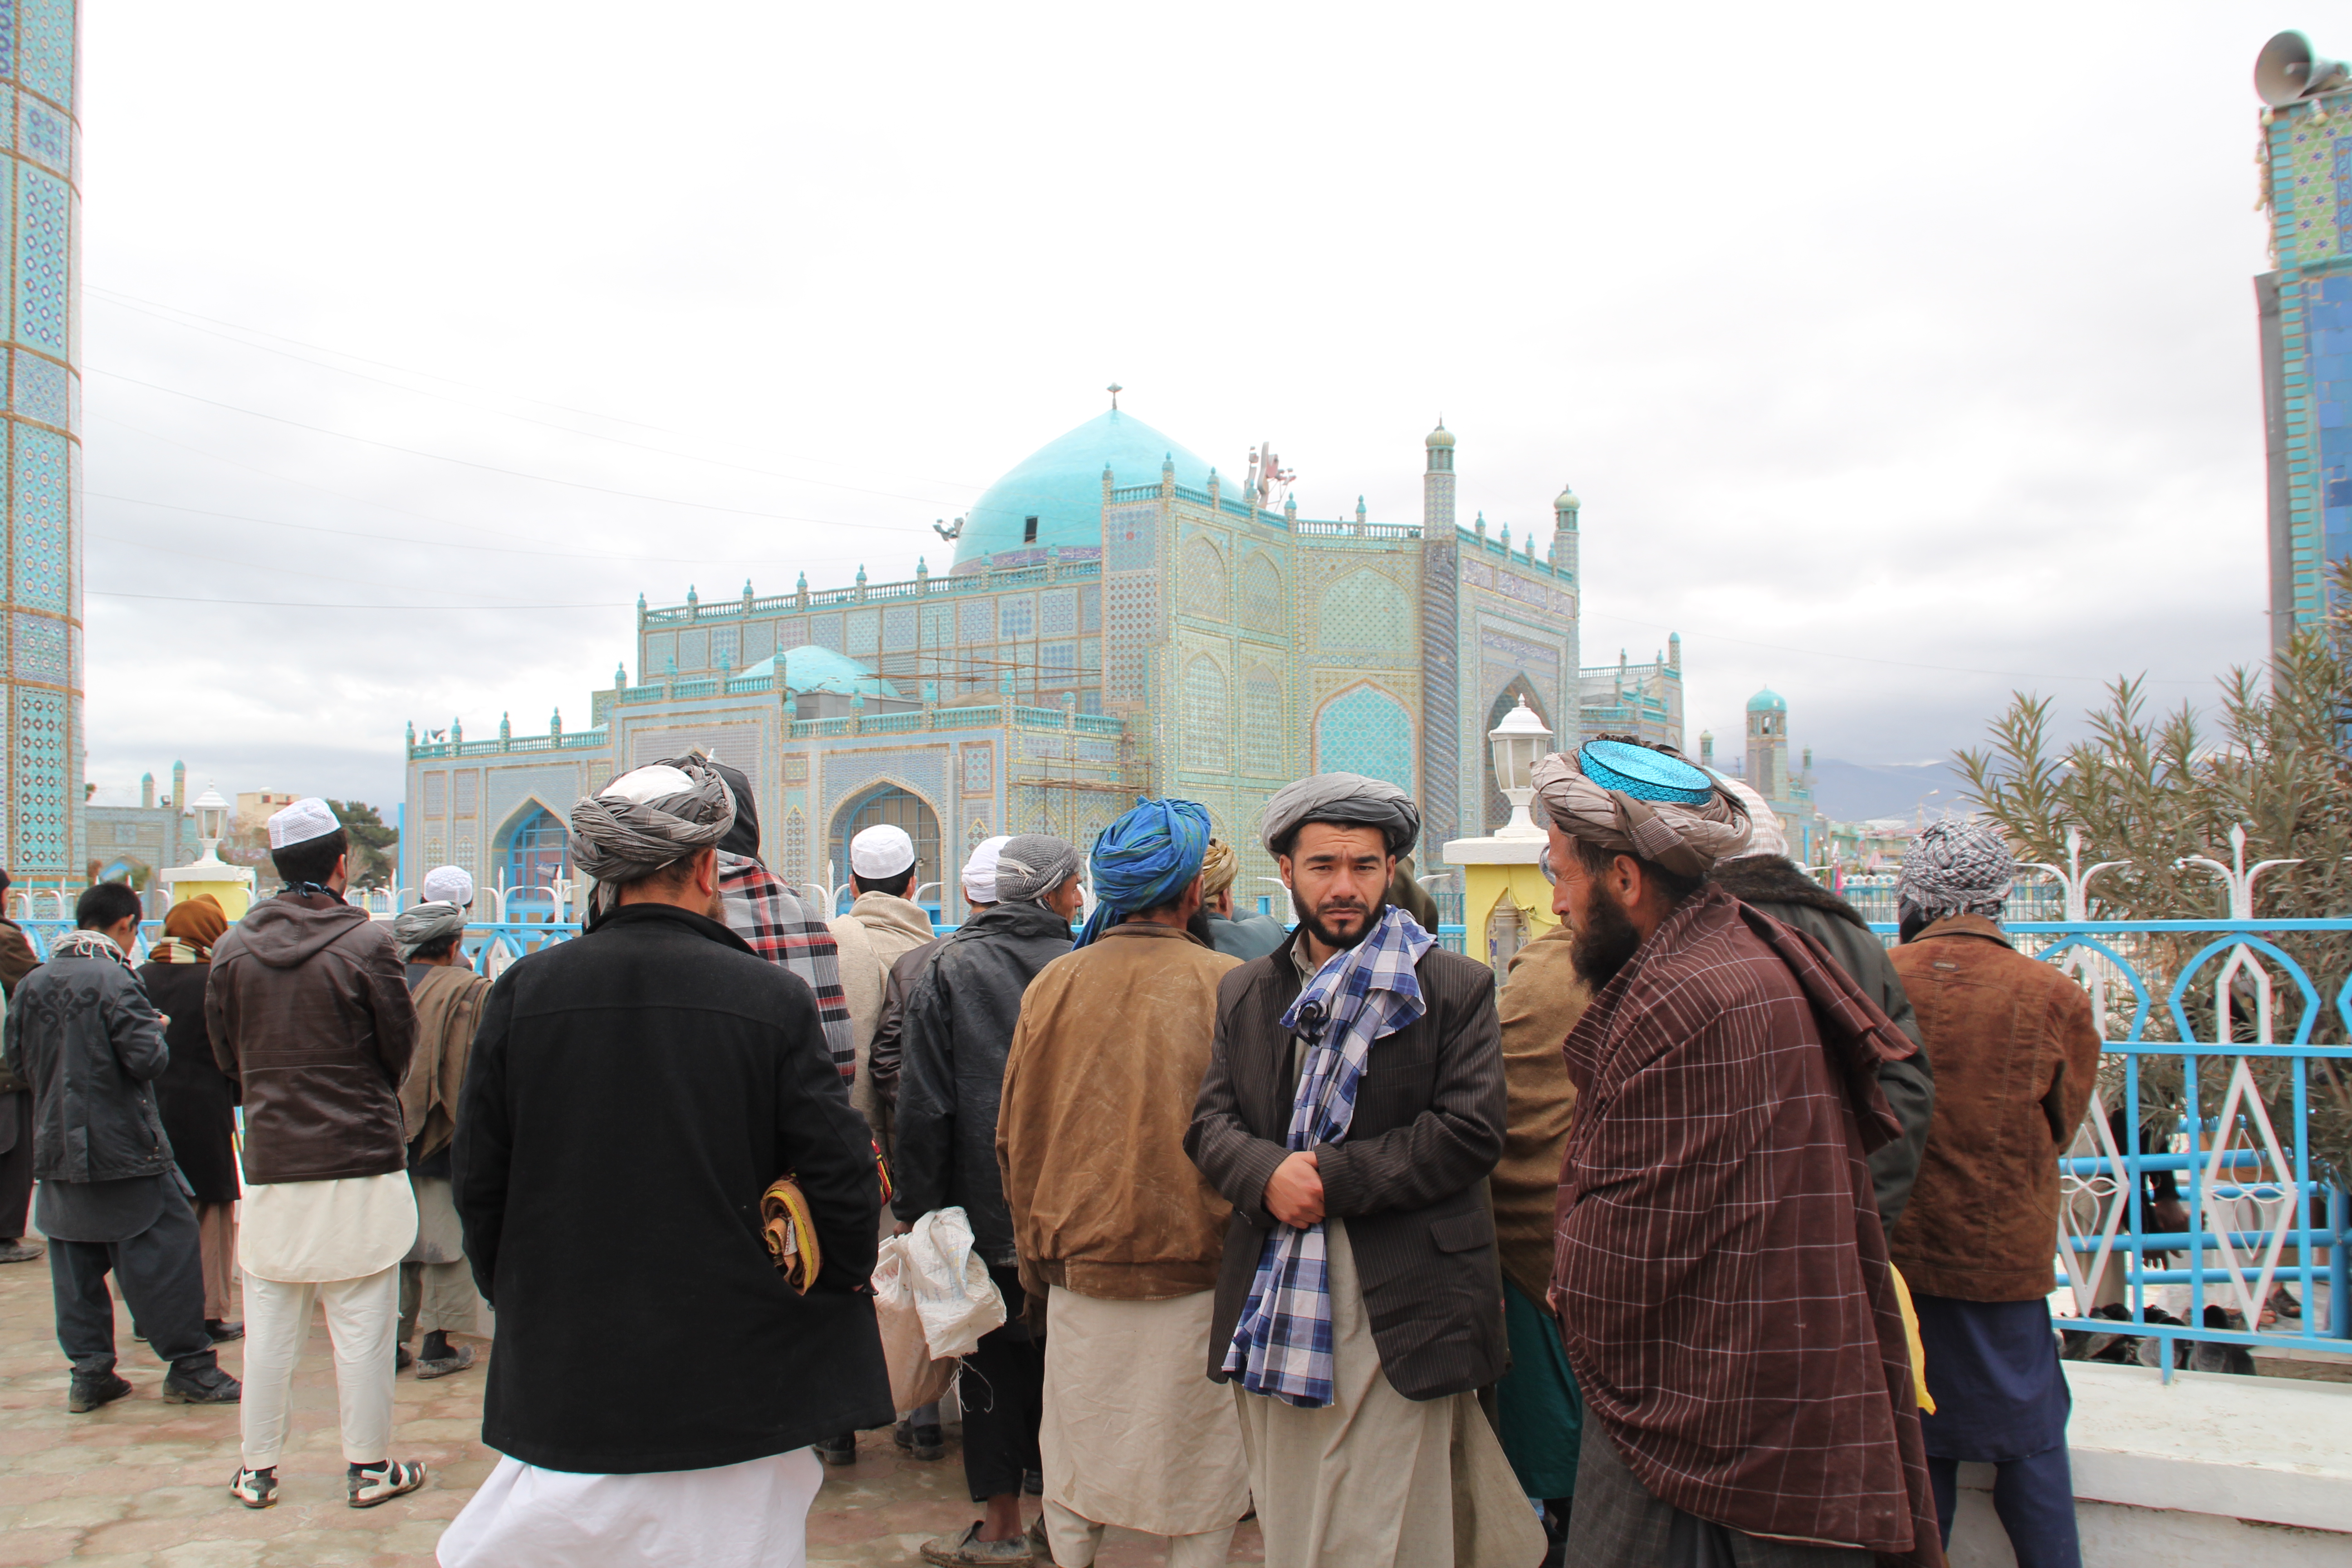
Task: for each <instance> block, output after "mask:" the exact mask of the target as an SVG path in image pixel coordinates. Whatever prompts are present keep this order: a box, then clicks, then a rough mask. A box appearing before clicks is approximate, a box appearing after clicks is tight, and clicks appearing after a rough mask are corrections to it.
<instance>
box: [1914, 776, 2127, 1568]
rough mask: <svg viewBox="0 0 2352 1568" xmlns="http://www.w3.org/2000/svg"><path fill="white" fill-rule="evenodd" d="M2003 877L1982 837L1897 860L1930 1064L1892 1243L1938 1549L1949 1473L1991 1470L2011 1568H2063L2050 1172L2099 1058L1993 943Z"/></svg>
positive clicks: (2068, 1487) (2043, 990) (2050, 987)
mask: <svg viewBox="0 0 2352 1568" xmlns="http://www.w3.org/2000/svg"><path fill="white" fill-rule="evenodd" d="M2015 868H2016V863H2015V862H2014V861H2013V860H2012V859H2011V857H2010V851H2009V847H2008V846H2007V845H2006V844H2005V843H2003V842H2002V841H2001V837H2000V831H1999V829H1997V828H1995V827H1994V826H1991V825H1990V824H1989V823H1978V822H1939V823H1936V824H1934V825H1933V826H1929V827H1928V828H1927V831H1925V832H1924V833H1922V834H1920V835H1919V837H1918V839H1917V840H1916V843H1915V844H1914V845H1913V847H1912V849H1911V852H1910V853H1909V854H1908V855H1906V856H1905V857H1904V859H1903V873H1902V876H1901V878H1900V879H1898V880H1897V881H1896V883H1895V901H1896V906H1897V911H1898V913H1899V915H1900V917H1901V921H1902V930H1903V936H1904V942H1903V945H1902V946H1901V947H1898V948H1896V949H1895V952H1894V953H1893V955H1892V956H1893V958H1894V961H1895V969H1896V971H1897V972H1898V973H1901V975H1902V976H1903V988H1904V990H1905V992H1906V994H1908V995H1909V996H1910V998H1911V1005H1912V1007H1913V1008H1914V1009H1915V1011H1916V1013H1917V1015H1918V1019H1919V1031H1920V1033H1921V1034H1922V1035H1923V1036H1924V1037H1926V1039H1927V1055H1928V1056H1929V1057H1930V1058H1933V1059H1934V1061H1935V1064H1936V1087H1937V1093H1936V1114H1935V1119H1934V1121H1932V1122H1931V1123H1930V1124H1929V1127H1928V1131H1927V1153H1926V1156H1925V1158H1924V1159H1923V1160H1922V1161H1921V1163H1920V1166H1919V1180H1918V1183H1917V1184H1916V1186H1915V1187H1914V1188H1913V1189H1912V1193H1911V1206H1910V1208H1909V1209H1908V1210H1907V1211H1906V1213H1905V1215H1904V1216H1903V1222H1902V1224H1901V1225H1899V1226H1896V1227H1895V1235H1894V1237H1893V1240H1892V1243H1891V1247H1890V1250H1891V1251H1892V1252H1893V1254H1894V1259H1895V1267H1896V1268H1900V1269H1901V1270H1902V1271H1903V1277H1904V1279H1905V1280H1906V1281H1907V1282H1908V1283H1909V1285H1910V1287H1911V1291H1912V1300H1913V1301H1914V1303H1915V1304H1916V1308H1917V1311H1918V1315H1919V1336H1920V1340H1921V1342H1922V1346H1923V1348H1924V1350H1925V1352H1926V1354H1925V1356H1924V1358H1923V1360H1924V1362H1925V1369H1926V1372H1927V1389H1928V1392H1929V1393H1930V1394H1933V1395H1934V1396H1935V1400H1936V1410H1935V1413H1934V1414H1933V1415H1923V1416H1922V1417H1921V1418H1920V1423H1919V1425H1920V1429H1921V1432H1922V1434H1923V1435H1924V1436H1925V1437H1926V1439H1927V1468H1928V1474H1929V1477H1930V1478H1931V1479H1932V1480H1933V1481H1934V1483H1935V1489H1936V1511H1937V1514H1938V1515H1939V1516H1940V1521H1941V1523H1942V1525H1943V1530H1944V1538H1945V1540H1946V1541H1947V1542H1949V1540H1950V1539H1951V1533H1952V1511H1953V1507H1954V1504H1955V1501H1956V1498H1957V1494H1956V1487H1957V1476H1958V1467H1959V1465H1960V1463H1961V1462H1962V1461H1963V1460H1983V1461H1986V1462H1989V1463H1990V1464H1992V1465H1993V1466H1994V1467H1995V1469H1994V1479H1993V1492H1992V1501H1993V1509H1994V1510H1995V1511H1996V1512H1997V1513H1999V1514H2000V1521H2001V1523H2002V1525H2003V1526H2004V1527H2005V1528H2006V1529H2007V1530H2008V1531H2009V1540H2010V1544H2011V1546H2012V1547H2013V1548H2014V1549H2015V1550H2016V1552H2017V1561H2018V1563H2019V1565H2020V1568H2076V1565H2077V1564H2079V1563H2080V1562H2081V1561H2082V1558H2081V1554H2080V1548H2079V1546H2078V1544H2077V1542H2076V1538H2075V1530H2074V1484H2073V1479H2072V1476H2071V1475H2070V1473H2069V1467H2068V1465H2067V1462H2066V1415H2067V1411H2068V1408H2069V1405H2070V1403H2071V1401H2070V1396H2069V1394H2068V1391H2067V1387H2066V1379H2065V1376H2064V1374H2063V1373H2062V1371H2061V1370H2060V1367H2059V1364H2058V1346H2057V1341H2056V1339H2055V1338H2054V1337H2053V1334H2052V1332H2051V1329H2050V1305H2049V1301H2048V1297H2049V1294H2050V1289H2051V1280H2052V1270H2053V1268H2054V1267H2055V1266H2054V1264H2053V1254H2054V1252H2055V1249H2056V1247H2057V1235H2058V1157H2059V1155H2060V1154H2062V1153H2063V1152H2065V1149H2066V1146H2067V1145H2068V1144H2069V1143H2070V1142H2073V1140H2074V1129H2075V1127H2076V1126H2077V1125H2078V1124H2079V1123H2080V1122H2081V1121H2082V1120H2083V1110H2084V1106H2085V1105H2087V1104H2088V1103H2089V1100H2090V1098H2091V1089H2092V1085H2093V1083H2094V1082H2095V1079H2096V1078H2097V1076H2098V1070H2099V1052H2100V1049H2101V1045H2100V1039H2099V1026H2098V1022H2097V1020H2096V1019H2095V1018H2094V1017H2093V1016H2092V1012H2091V1000H2090V997H2089V996H2088V995H2087V994H2084V990H2083V988H2082V987H2081V986H2079V985H2077V984H2074V981H2073V980H2072V979H2070V978H2068V977H2067V976H2066V975H2065V974H2064V973H2061V972H2060V971H2058V970H2056V969H2053V968H2052V967H2051V966H2050V965H2048V964H2046V963H2039V962H2037V961H2035V960H2033V959H2031V958H2028V957H2026V956H2025V955H2024V954H2023V953H2021V952H2015V951H2013V950H2012V949H2011V947H2010V945H2009V938H2008V937H2007V936H2005V935H2004V934H2002V931H2001V929H2000V912H2001V905H2002V901H2003V900H2005V899H2006V898H2007V896H2008V893H2009V887H2010V880H2011V875H2012V873H2013V872H2014V870H2015Z"/></svg>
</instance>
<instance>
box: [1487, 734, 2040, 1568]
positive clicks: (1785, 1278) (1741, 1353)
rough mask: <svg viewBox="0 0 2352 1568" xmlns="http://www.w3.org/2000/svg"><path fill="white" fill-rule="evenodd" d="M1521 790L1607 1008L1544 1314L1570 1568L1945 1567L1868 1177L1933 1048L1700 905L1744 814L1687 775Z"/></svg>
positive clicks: (1836, 970) (1559, 763) (1554, 782)
mask: <svg viewBox="0 0 2352 1568" xmlns="http://www.w3.org/2000/svg"><path fill="white" fill-rule="evenodd" d="M1533 783H1534V785H1535V795H1536V800H1537V803H1538V806H1537V809H1538V812H1539V813H1540V817H1541V820H1543V821H1545V823H1546V824H1547V826H1546V832H1547V833H1548V834H1549V837H1550V843H1549V846H1548V847H1547V848H1546V851H1545V855H1546V860H1545V868H1546V870H1547V871H1548V872H1549V874H1550V875H1551V876H1553V877H1554V879H1556V882H1557V886H1556V887H1555V888H1554V889H1553V897H1552V908H1553V910H1554V912H1556V913H1558V914H1559V915H1560V916H1561V917H1562V918H1563V919H1564V921H1566V923H1567V924H1569V925H1570V926H1571V927H1573V928H1574V930H1575V931H1576V935H1575V937H1574V939H1573V942H1572V944H1571V946H1570V958H1571V960H1572V962H1573V963H1575V965H1576V967H1577V970H1578V972H1579V973H1580V974H1581V975H1582V976H1583V978H1584V980H1585V981H1586V983H1587V984H1590V985H1591V987H1592V1000H1591V1004H1590V1005H1588V1006H1587V1007H1586V1008H1585V1010H1584V1013H1583V1016H1581V1017H1580V1018H1579V1019H1578V1020H1577V1023H1576V1026H1575V1028H1574V1029H1573V1031H1572V1032H1570V1035H1569V1037H1568V1040H1567V1043H1566V1045H1565V1047H1564V1053H1565V1057H1566V1060H1567V1066H1568V1074H1569V1078H1570V1081H1571V1082H1573V1083H1574V1085H1575V1086H1576V1089H1577V1105H1576V1116H1575V1121H1574V1123H1573V1125H1572V1126H1571V1127H1570V1131H1569V1135H1568V1150H1567V1157H1566V1161H1565V1163H1564V1164H1563V1166H1562V1170H1561V1174H1560V1178H1559V1181H1560V1189H1561V1190H1560V1193H1559V1205H1558V1214H1559V1225H1558V1245H1557V1247H1556V1248H1555V1258H1554V1262H1553V1269H1552V1279H1551V1285H1550V1290H1549V1298H1550V1304H1551V1306H1552V1308H1553V1310H1555V1311H1556V1312H1557V1313H1558V1314H1559V1322H1560V1329H1561V1336H1562V1340H1563V1343H1564V1348H1565V1349H1566V1351H1567V1352H1568V1361H1569V1364H1570V1368H1571V1370H1572V1371H1573V1372H1574V1373H1575V1378H1576V1385H1577V1388H1578V1391H1579V1392H1580V1394H1581V1395H1582V1398H1583V1403H1584V1424H1583V1435H1582V1438H1581V1442H1580V1452H1579V1458H1578V1464H1577V1469H1576V1494H1575V1497H1576V1506H1575V1509H1574V1510H1573V1512H1572V1513H1571V1515H1570V1521H1569V1529H1568V1540H1567V1548H1566V1557H1567V1561H1569V1562H1570V1563H1579V1564H1590V1565H1591V1568H1653V1565H1654V1564H1657V1563H1696V1562H1701V1561H1705V1562H1725V1563H1731V1562H1738V1563H1770V1564H1773V1565H1775V1568H1850V1565H1853V1564H1858V1563H1859V1564H1866V1563H1869V1562H1871V1561H1872V1554H1873V1553H1882V1554H1885V1555H1886V1556H1890V1557H1892V1556H1905V1557H1906V1560H1916V1561H1920V1562H1927V1563H1933V1562H1935V1561H1937V1556H1938V1553H1937V1552H1936V1550H1935V1542H1934V1535H1933V1532H1934V1531H1935V1529H1936V1514H1935V1503H1934V1500H1933V1498H1932V1497H1931V1496H1930V1494H1929V1489H1928V1485H1927V1463H1926V1456H1925V1454H1924V1452H1923V1451H1922V1449H1921V1447H1920V1442H1919V1417H1918V1409H1917V1404H1916V1386H1915V1384H1914V1381H1913V1375H1912V1366H1911V1357H1910V1352H1909V1350H1908V1348H1907V1345H1906V1341H1905V1336H1904V1329H1903V1317H1902V1312H1901V1308H1900V1305H1899V1295H1898V1288H1897V1286H1896V1285H1895V1280H1894V1276H1893V1274H1892V1273H1891V1271H1890V1270H1889V1269H1888V1268H1887V1266H1886V1238H1885V1228H1884V1226H1882V1225H1881V1223H1880V1221H1879V1216H1878V1205H1877V1203H1876V1201H1875V1199H1874V1195H1873V1193H1872V1185H1871V1173H1870V1168H1869V1166H1868V1165H1867V1164H1866V1163H1864V1155H1865V1154H1866V1153H1867V1152H1869V1151H1871V1150H1874V1149H1876V1148H1878V1147H1880V1146H1881V1145H1883V1144H1885V1143H1887V1142H1892V1141H1894V1140H1895V1139H1896V1138H1898V1137H1900V1136H1901V1133H1902V1127H1901V1124H1900V1123H1899V1122H1898V1121H1896V1120H1895V1115H1894V1113H1893V1112H1892V1111H1891V1110H1888V1108H1887V1104H1886V1098H1885V1095H1884V1094H1883V1093H1881V1092H1880V1090H1879V1089H1878V1087H1877V1073H1878V1069H1879V1068H1880V1067H1881V1065H1882V1064H1883V1063H1885V1062H1886V1061H1888V1060H1900V1059H1903V1058H1908V1057H1910V1056H1911V1055H1912V1054H1913V1053H1914V1052H1915V1051H1916V1048H1917V1047H1915V1046H1913V1044H1912V1043H1911V1041H1910V1039H1909V1038H1908V1037H1906V1036H1905V1035H1904V1034H1903V1032H1902V1031H1901V1030H1900V1029H1898V1028H1896V1027H1895V1025H1894V1024H1893V1023H1892V1022H1891V1021H1890V1020H1889V1019H1888V1018H1887V1016H1886V1015H1885V1012H1884V1011H1882V1010H1881V1009H1880V1008H1879V1006H1878V1005H1877V1004H1876V1003H1874V1002H1873V1001H1872V1000H1871V998H1870V997H1869V996H1868V995H1867V994H1864V992H1863V990H1862V989H1861V988H1860V987H1859V986H1857V985H1856V984H1854V982H1853V980H1852V979H1851V978H1850V977H1849V976H1848V975H1847V973H1846V972H1845V971H1844V970H1843V969H1841V968H1840V967H1838V965H1837V964H1836V963H1833V962H1832V961H1831V960H1830V959H1829V958H1828V957H1827V956H1826V955H1825V954H1824V953H1823V952H1822V949H1821V948H1819V947H1818V946H1816V945H1814V944H1813V943H1812V942H1810V941H1808V940H1807V939H1806V938H1805V937H1804V936H1802V935H1801V934H1800V933H1798V932H1797V931H1792V930H1790V928H1789V927H1788V926H1785V925H1783V924H1781V923H1780V921H1776V920H1773V919H1771V918H1770V917H1769V916H1768V915H1765V914H1763V913H1760V912H1759V911H1758V910H1753V909H1750V908H1748V906H1747V905H1745V904H1743V903H1741V902H1740V901H1739V900H1737V899H1735V898H1733V897H1732V896H1731V895H1730V894H1729V893H1727V892H1726V891H1724V890H1723V889H1721V888H1719V887H1715V886H1711V885H1710V884H1709V883H1708V880H1707V874H1708V872H1709V871H1710V870H1711V869H1712V868H1715V867H1716V866H1717V865H1719V864H1720V863H1721V862H1722V861H1723V860H1725V859H1727V858H1730V857H1732V856H1736V855H1738V853H1739V852H1740V850H1742V849H1743V848H1745V847H1747V846H1748V842H1749V839H1750V837H1751V830H1752V824H1751V819H1750V817H1749V808H1748V806H1747V805H1745V804H1743V803H1742V802H1741V801H1740V800H1739V799H1738V797H1737V796H1735V795H1732V794H1731V793H1730V792H1729V791H1727V790H1726V789H1725V788H1724V787H1723V786H1722V785H1721V784H1719V783H1718V782H1717V780H1716V779H1715V778H1713V777H1712V776H1711V775H1709V774H1707V773H1704V772H1702V771H1700V770H1699V769H1698V768H1696V767H1694V766H1692V765H1691V764H1690V763H1687V762H1685V760H1684V759H1683V758H1682V756H1681V755H1680V753H1678V752H1675V751H1673V750H1671V749H1669V748H1665V747H1659V746H1652V745H1646V744H1643V743H1641V742H1635V741H1633V740H1630V739H1622V738H1616V737H1602V738H1601V739H1597V740H1592V741H1588V742H1585V743H1584V744H1583V745H1582V746H1580V747H1579V748H1578V750H1577V751H1576V752H1574V753H1572V754H1560V753H1555V754H1553V755H1551V756H1549V757H1547V758H1545V759H1544V760H1543V761H1542V762H1540V763H1538V764H1537V765H1536V768H1535V772H1534V774H1533ZM2043 1245H2044V1247H2045V1248H2046V1247H2047V1246H2048V1242H2047V1238H2046V1237H2045V1239H2044V1242H2043ZM2048 1267H2049V1265H2048V1262H2047V1259H2046V1257H2045V1259H2044V1262H2043V1268H2045V1269H2047V1268H2048ZM1915 1554H1916V1555H1915Z"/></svg>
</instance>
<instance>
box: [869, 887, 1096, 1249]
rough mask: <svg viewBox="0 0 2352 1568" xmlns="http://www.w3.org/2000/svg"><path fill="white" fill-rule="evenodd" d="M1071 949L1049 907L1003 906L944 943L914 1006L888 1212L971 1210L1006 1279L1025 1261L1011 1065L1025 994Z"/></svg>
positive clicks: (975, 1239)
mask: <svg viewBox="0 0 2352 1568" xmlns="http://www.w3.org/2000/svg"><path fill="white" fill-rule="evenodd" d="M1070 945H1071V944H1070V927H1069V922H1068V921H1065V920H1064V919H1062V917H1061V916H1059V915H1057V914H1055V912H1054V911H1053V910H1049V909H1047V908H1045V906H1044V905H1043V904H1034V903H1017V904H998V905H995V906H994V907H992V908H990V909H985V910H981V911H980V912H979V913H978V914H976V915H974V916H972V917H971V919H970V920H969V921H965V922H964V923H963V924H962V925H961V926H959V927H957V928H956V930H955V931H953V932H951V933H950V934H949V935H948V936H947V937H945V938H944V939H942V940H941V942H940V946H939V949H938V951H937V952H935V953H933V954H932V956H931V961H930V963H929V966H928V967H927V968H926V969H925V970H924V971H923V973H922V974H921V976H920V977H919V979H918V980H917V981H916V984H915V988H914V991H913V994H910V995H909V996H908V998H907V1013H906V1018H905V1021H904V1023H903V1025H902V1026H901V1039H902V1041H903V1045H902V1047H901V1049H902V1052H903V1057H902V1060H901V1063H900V1070H899V1079H898V1163H896V1164H895V1165H893V1166H892V1167H891V1174H892V1175H893V1176H894V1177H896V1178H897V1187H896V1190H895V1191H894V1192H893V1194H892V1195H891V1199H890V1206H891V1207H892V1208H893V1209H894V1210H896V1211H897V1213H898V1217H899V1218H900V1219H902V1220H909V1221H912V1220H916V1219H919V1218H921V1217H922V1216H923V1215H927V1214H929V1212H930V1211H931V1210H933V1209H940V1208H948V1207H961V1209H962V1210H963V1212H964V1215H965V1216H966V1217H967V1218H969V1219H970V1220H971V1235H972V1243H973V1245H974V1247H977V1248H978V1250H979V1252H980V1255H981V1257H982V1258H985V1259H986V1260H987V1261H989V1262H990V1263H992V1264H994V1265H996V1266H997V1267H998V1268H1012V1267H1013V1266H1014V1265H1015V1264H1016V1263H1017V1262H1018V1261H1019V1259H1018V1258H1017V1256H1016V1255H1015V1253H1014V1251H1013V1216H1012V1214H1011V1213H1010V1212H1009V1211H1008V1210H1007V1209H1006V1208H1005V1205H1004V1177H1003V1173H1001V1172H999V1170H998V1169H997V1165H996V1107H997V1103H998V1102H999V1101H1000V1100H1003V1097H1004V1058H1005V1053H1006V1052H1008V1051H1009V1050H1011V1049H1012V1048H1013V1025H1015V1024H1016V1023H1018V1022H1020V1020H1021V994H1022V993H1023V992H1024V991H1026V990H1027V989H1028V988H1029V982H1030V981H1032V980H1034V979H1035V978H1036V975H1037V972H1038V971H1039V970H1041V969H1043V968H1045V965H1047V964H1049V963H1053V962H1054V960H1055V959H1057V958H1059V957H1061V956H1062V954H1064V953H1066V952H1069V951H1070ZM908 956H910V957H911V956H912V955H911V954H909V955H908ZM901 962H904V961H903V960H902V961H901Z"/></svg>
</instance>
